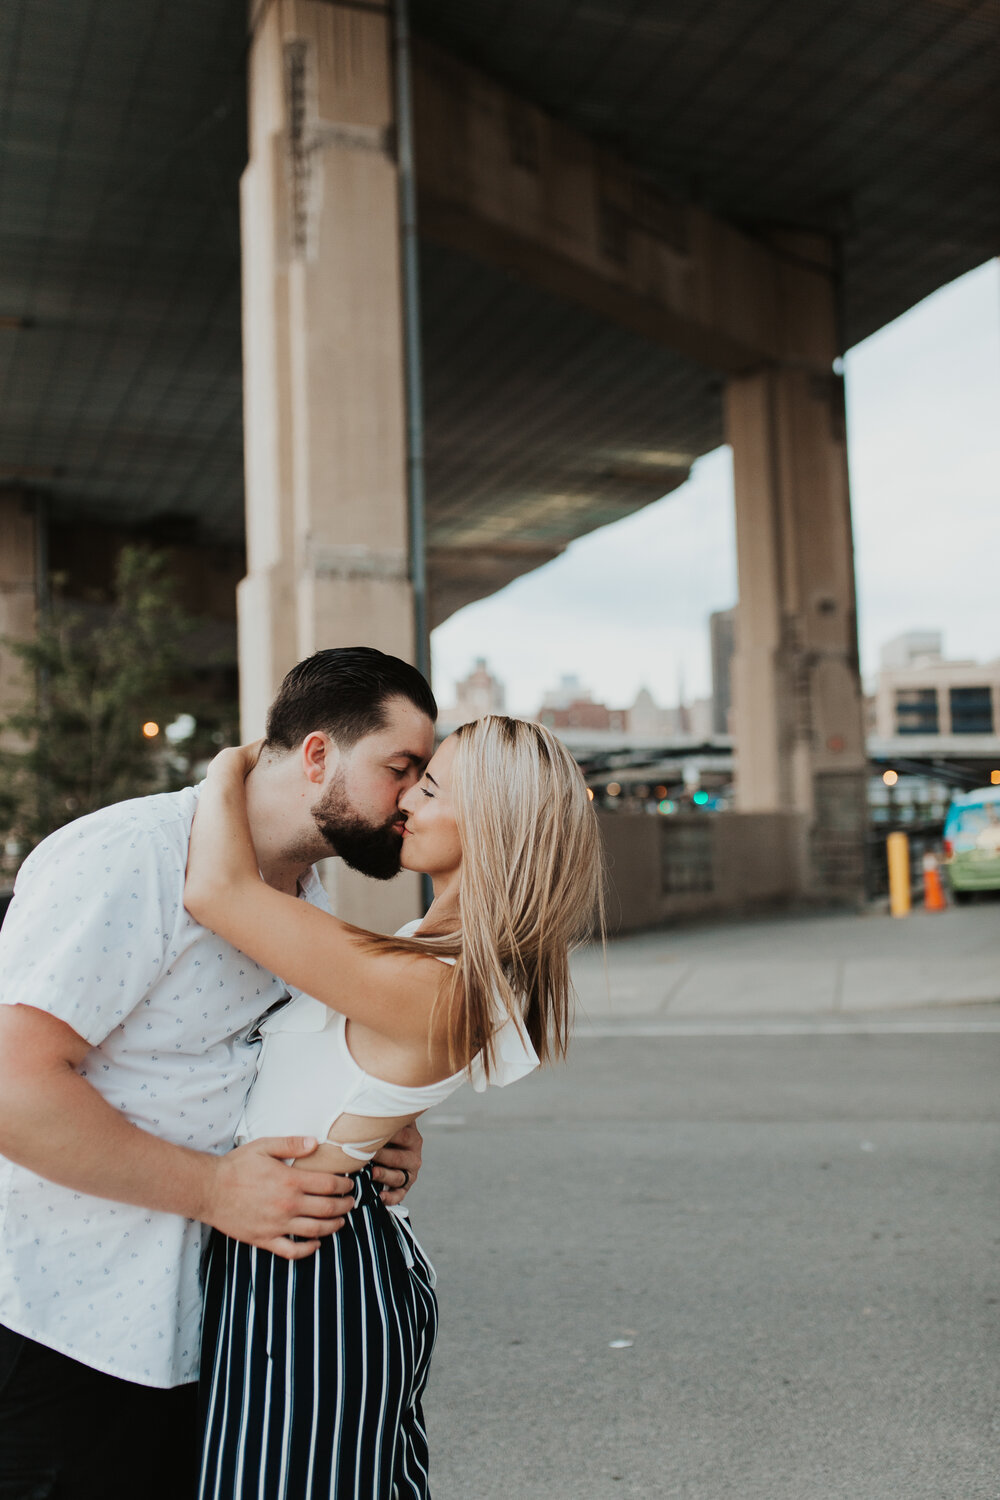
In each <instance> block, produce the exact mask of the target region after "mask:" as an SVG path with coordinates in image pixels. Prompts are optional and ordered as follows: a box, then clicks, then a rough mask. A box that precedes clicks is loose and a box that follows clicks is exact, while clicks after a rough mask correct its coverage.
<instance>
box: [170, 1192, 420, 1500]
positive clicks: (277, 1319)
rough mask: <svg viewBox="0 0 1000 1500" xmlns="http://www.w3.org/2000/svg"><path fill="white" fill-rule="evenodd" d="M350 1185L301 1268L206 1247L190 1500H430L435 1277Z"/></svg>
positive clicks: (260, 1254) (375, 1205)
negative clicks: (328, 1231)
mask: <svg viewBox="0 0 1000 1500" xmlns="http://www.w3.org/2000/svg"><path fill="white" fill-rule="evenodd" d="M355 1182H356V1184H357V1191H356V1205H357V1206H356V1207H355V1209H354V1211H353V1213H351V1214H350V1216H349V1217H348V1219H347V1222H346V1224H345V1225H344V1227H343V1228H342V1229H341V1230H340V1232H339V1233H338V1234H335V1235H332V1236H331V1237H329V1238H327V1239H324V1240H323V1241H322V1243H321V1245H320V1248H319V1250H318V1251H317V1252H316V1254H315V1255H313V1256H310V1257H308V1259H306V1260H300V1261H286V1260H282V1259H280V1258H279V1257H278V1256H275V1255H271V1254H270V1253H268V1252H267V1251H264V1250H256V1249H254V1248H253V1247H251V1246H249V1245H241V1244H238V1243H237V1242H236V1241H235V1240H230V1239H227V1238H226V1237H225V1236H223V1235H220V1234H213V1236H212V1242H211V1247H210V1250H209V1260H208V1267H207V1284H206V1290H205V1324H204V1332H203V1336H202V1368H201V1404H202V1418H203V1424H204V1447H203V1453H202V1467H201V1481H200V1486H199V1491H198V1494H199V1500H320V1497H322V1500H428V1497H429V1495H430V1490H429V1488H428V1478H427V1436H426V1432H425V1430H424V1423H423V1414H422V1411H421V1406H420V1399H421V1396H422V1393H423V1389H424V1386H425V1384H426V1381H427V1373H428V1369H429V1365H430V1357H431V1351H432V1350H433V1347H434V1339H435V1337H436V1334H437V1300H436V1298H435V1295H434V1290H433V1281H434V1272H433V1269H432V1268H431V1266H430V1265H429V1263H428V1261H427V1260H426V1257H425V1256H424V1255H423V1253H422V1251H421V1250H420V1247H419V1246H418V1245H417V1244H416V1242H415V1241H414V1240H413V1238H412V1236H411V1235H410V1233H409V1229H408V1226H405V1225H404V1224H402V1223H401V1222H400V1221H399V1219H397V1217H396V1216H395V1215H394V1214H390V1213H389V1211H388V1210H387V1209H386V1208H385V1206H384V1205H383V1204H382V1202H381V1201H380V1199H379V1197H378V1191H377V1188H376V1186H375V1184H374V1183H373V1182H372V1179H371V1175H370V1173H369V1172H368V1171H367V1170H365V1171H362V1172H358V1173H357V1174H356V1176H355Z"/></svg>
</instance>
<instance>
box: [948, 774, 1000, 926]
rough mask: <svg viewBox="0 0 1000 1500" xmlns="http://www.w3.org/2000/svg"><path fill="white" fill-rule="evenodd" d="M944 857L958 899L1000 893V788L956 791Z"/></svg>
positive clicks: (952, 800) (952, 801)
mask: <svg viewBox="0 0 1000 1500" xmlns="http://www.w3.org/2000/svg"><path fill="white" fill-rule="evenodd" d="M944 858H945V864H946V865H947V867H948V880H949V883H950V885H951V892H952V895H953V896H954V898H955V900H956V901H957V902H958V903H959V904H961V902H963V901H968V899H969V897H970V896H971V895H972V893H973V891H996V890H1000V786H984V787H980V788H979V789H978V790H976V791H974V792H956V793H955V795H954V797H953V798H952V799H951V806H950V807H949V808H948V816H947V818H946V819H945V823H944Z"/></svg>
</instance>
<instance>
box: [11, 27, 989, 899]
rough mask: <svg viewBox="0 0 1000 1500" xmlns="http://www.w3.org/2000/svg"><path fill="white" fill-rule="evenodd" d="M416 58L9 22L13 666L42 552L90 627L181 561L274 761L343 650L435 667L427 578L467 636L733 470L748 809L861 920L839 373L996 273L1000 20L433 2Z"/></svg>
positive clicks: (359, 44) (349, 39)
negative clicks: (321, 675) (467, 608)
mask: <svg viewBox="0 0 1000 1500" xmlns="http://www.w3.org/2000/svg"><path fill="white" fill-rule="evenodd" d="M400 18H401V8H400V7H396V8H395V10H392V9H390V8H389V7H388V6H387V5H384V4H382V3H380V0H342V3H337V0H254V3H253V4H252V5H251V7H250V14H249V26H248V24H247V17H246V15H245V13H244V11H243V9H242V7H241V6H240V5H237V4H234V3H232V0H175V3H172V4H170V5H164V4H154V3H153V0H142V3H135V0H131V3H129V4H125V3H124V0H89V3H81V4H72V5H68V4H66V3H63V0H30V3H29V0H20V3H16V0H12V3H11V4H10V5H8V6H7V7H5V8H4V10H3V13H2V16H0V56H2V58H3V59H4V62H3V64H2V67H3V85H2V89H3V92H2V95H0V119H2V120H3V122H4V125H3V130H2V139H3V153H4V154H3V157H2V163H0V172H2V183H3V187H2V194H3V196H2V207H0V379H2V380H3V383H4V400H3V403H2V406H0V466H2V467H0V477H2V479H3V482H4V484H5V486H6V489H5V498H4V501H3V506H2V524H3V534H4V542H5V546H4V556H5V562H4V575H3V612H4V619H3V622H2V623H3V625H4V626H5V627H6V628H8V629H13V630H14V631H17V630H30V628H31V619H32V613H33V608H34V594H35V589H36V586H37V580H38V576H39V571H40V568H41V566H42V562H41V559H42V556H43V548H42V546H41V539H42V538H43V537H44V541H45V547H46V548H47V555H48V556H49V558H50V559H51V560H52V561H53V562H55V563H57V564H59V565H61V566H63V567H64V568H65V569H66V570H67V571H68V572H69V573H70V575H71V577H74V578H75V579H76V580H77V582H78V583H79V584H81V585H82V584H83V583H85V582H87V581H88V580H89V579H91V578H93V577H94V576H99V575H100V574H101V573H102V571H106V566H107V557H108V556H109V555H110V553H111V552H112V551H113V549H114V547H115V546H116V545H117V544H118V541H119V540H120V538H121V536H122V535H123V534H133V533H135V532H139V533H140V534H144V535H147V536H149V537H151V538H152V539H154V540H159V541H166V542H169V543H171V544H173V545H174V546H175V547H176V549H177V557H178V561H179V565H180V566H181V567H182V568H183V569H184V570H185V571H186V572H187V574H188V575H189V576H191V575H192V573H193V571H195V570H196V578H195V581H194V582H193V583H192V584H191V588H192V592H193V593H196V594H197V596H198V598H199V599H200V600H201V601H202V603H203V607H204V608H206V609H207V610H210V609H212V608H214V609H215V610H216V612H217V613H219V614H221V615H222V616H227V615H230V614H231V599H232V592H233V585H234V583H235V581H236V579H237V578H239V577H241V576H244V575H245V576H244V581H243V583H242V584H241V586H240V638H241V648H240V654H241V662H242V672H241V679H242V692H243V701H244V712H245V718H246V724H247V728H248V730H255V729H256V728H257V727H258V726H259V723H260V719H261V714H262V708H263V705H264V704H265V702H266V700H267V698H268V697H269V695H270V693H271V691H272V689H273V686H274V684H275V682H276V680H277V679H278V678H279V677H280V675H281V673H282V672H283V671H284V670H285V669H286V668H287V666H288V665H289V664H290V663H291V662H292V661H294V660H295V659H297V658H298V657H299V656H301V655H303V654H305V653H306V652H308V651H311V650H313V649H315V648H316V647H317V646H319V645H323V644H329V643H334V642H336V641H343V640H355V639H358V638H364V639H368V640H371V641H374V642H375V643H377V644H382V645H385V646H386V647H389V648H391V649H394V650H397V651H401V652H403V653H404V654H406V653H410V652H412V653H416V654H419V649H418V647H419V643H418V641H417V639H416V637H415V633H414V624H413V597H414V591H415V590H416V593H417V594H418V595H419V594H420V593H421V592H422V585H423V582H424V577H426V584H427V605H428V608H427V611H426V614H427V615H428V617H429V619H430V620H431V621H434V620H437V619H441V618H444V617H445V616H446V615H447V614H448V613H450V612H451V611H452V610H454V609H455V608H457V607H458V606H459V605H461V604H463V603H465V602H467V601H468V600H470V599H472V598H475V597H478V596H480V595H482V594H484V593H488V592H490V591H491V590H493V589H495V588H497V587H499V586H500V585H502V584H503V583H504V582H506V581H507V580H509V579H510V578H512V577H514V576H516V575H517V574H519V573H521V572H523V571H525V570H526V569H528V568H531V567H534V566H537V565H538V564H539V563H541V562H544V561H546V560H547V559H549V558H551V557H553V556H555V555H556V554H557V553H558V552H559V551H560V550H561V549H562V548H563V547H565V545H566V544H567V543H568V542H569V541H570V540H571V539H572V538H573V537H575V536H577V535H580V534H581V533H583V532H585V531H587V530H590V529H592V528H594V527H596V526H599V525H603V524H605V523H607V522H608V521H611V520H613V519H615V518H617V517H618V516H621V515H624V514H627V513H629V512H630V511H632V510H634V509H635V508H637V507H638V506H640V505H643V504H646V503H648V502H649V501H651V500H653V499H655V498H657V497H659V496H660V495H662V494H664V493H665V492H667V491H669V490H670V489H671V488H674V487H676V486H677V485H678V484H680V483H682V482H683V480H684V478H685V476H686V474H687V472H688V469H689V466H690V464H691V462H692V461H693V459H694V458H695V457H697V456H698V455H699V454H701V453H704V452H706V451H708V450H709V449H711V448H713V447H715V446H717V445H718V443H719V442H721V441H722V440H723V439H724V438H726V439H728V440H729V441H730V442H731V444H732V446H733V451H734V466H735V478H736V495H737V529H738V553H739V571H740V644H739V653H738V657H737V661H736V667H735V690H736V698H737V713H738V717H739V736H740V758H739V763H740V782H739V799H740V804H741V806H742V807H743V808H745V809H746V810H748V811H767V810H769V809H773V808H777V807H793V808H795V809H797V810H798V812H799V814H800V815H801V817H802V819H803V822H804V827H805V829H806V832H807V839H808V849H809V856H808V861H807V864H808V870H809V875H808V884H809V886H810V888H811V889H812V890H814V891H815V892H816V893H825V894H837V893H838V892H840V893H843V894H849V893H851V892H852V891H853V890H855V889H856V888H857V886H858V884H859V881H860V829H861V826H862V822H863V818H864V796H863V786H864V774H865V773H864V764H865V760H864V746H863V737H862V731H861V714H860V696H859V684H858V673H857V655H856V627H855V615H854V586H853V564H852V545H851V530H850V510H849V493H848V481H847V465H846V443H845V434H844V427H843V406H842V393H841V389H840V377H839V374H838V373H837V365H836V361H837V359H838V357H839V356H840V355H841V354H842V353H843V351H844V350H845V348H847V347H848V346H849V345H850V344H852V343H854V342H856V341H857V340H858V339H860V338H863V337H864V336H865V335H867V334H868V333H870V332H872V331H873V330H874V329H875V328H877V327H879V326H880V325H881V324H882V323H884V322H885V321H887V320H888V319H890V318H892V317H894V316H896V315H897V314H898V313H900V312H902V311H903V310H904V309H905V308H906V307H908V306H910V305H912V304H913V303H914V302H916V301H917V300H919V299H920V298H921V297H923V296H924V295H926V294H927V293H928V292H930V291H932V290H933V289H934V288H935V287H937V286H939V285H941V284H943V283H944V282H946V281H948V280H950V279H951V278H952V277H954V276H956V275H958V274H960V273H961V272H963V271H965V270H967V269H970V268H971V267H972V266H974V265H976V264H979V263H980V262H981V261H983V260H984V259H986V258H987V257H988V256H990V255H991V254H994V253H995V252H996V250H997V248H998V241H1000V233H998V230H1000V204H998V200H997V195H996V191H995V187H996V175H995V173H996V159H997V130H996V120H995V115H994V112H993V110H994V106H993V102H992V101H993V99H994V98H995V90H996V84H997V82H998V80H997V71H998V65H997V57H998V56H1000V52H998V49H997V46H996V43H997V41H998V36H997V31H998V20H997V12H996V9H995V7H994V6H993V5H991V4H989V3H982V4H977V3H975V0H908V3H907V4H906V5H903V6H900V5H898V4H894V3H891V0H876V3H874V4H871V5H867V6H865V7H858V8H855V9H854V10H847V9H845V8H844V7H843V6H842V5H840V4H838V3H836V0H806V3H803V0H707V3H705V4H703V5H699V6H696V7H692V6H681V5H680V4H670V5H664V6H659V7H652V6H649V5H646V6H643V5H633V6H630V7H624V6H616V5H612V4H606V3H593V0H507V3H505V4H499V3H496V0H494V3H486V0H482V3H472V0H463V3H457V0H455V3H449V0H433V3H431V0H422V3H415V4H414V6H413V14H412V21H413V27H414V30H415V38H414V44H413V48H412V56H411V57H410V59H409V66H407V65H406V64H407V58H406V56H405V55H404V54H403V53H402V52H401V50H400V48H399V45H398V44H399V41H400V35H401V33H400V27H399V22H400ZM247 79H249V91H248V92H247V89H246V81H247ZM408 89H409V90H410V91H411V92H412V110H410V109H407V108H406V107H405V105H406V98H407V90H408ZM248 100H249V103H248ZM411 122H412V126H413V131H412V137H411V136H410V132H409V125H410V124H411ZM247 140H248V141H249V154H248V153H247V148H246V145H245V142H246V141H247ZM411 143H412V148H413V151H412V154H413V174H412V182H411V177H410V174H409V173H408V170H407V167H408V162H409V148H410V145H411ZM241 179H242V194H241V203H242V209H241V216H240V214H238V210H237V186H238V183H239V182H240V180H241ZM411 185H412V187H413V189H414V192H415V197H416V223H417V225H418V227H419V234H420V241H419V249H420V256H419V265H420V270H419V285H416V284H415V283H414V282H412V281H410V282H408V281H407V279H406V277H405V276H401V264H402V265H403V266H404V267H405V265H406V264H407V260H406V255H405V253H404V254H402V255H401V250H400V246H401V244H402V246H403V250H404V252H405V251H406V250H407V249H408V248H412V244H413V242H412V238H411V237H409V235H408V230H409V229H410V228H412V223H411V215H410V208H411V200H410V197H409V195H408V189H409V187H410V186H411ZM241 275H242V286H243V299H242V307H243V314H242V350H243V359H242V365H241V328H240V323H241V314H240V296H239V291H240V281H241ZM417 305H419V317H416V318H411V321H410V322H409V324H408V323H407V319H406V314H407V311H408V310H409V311H410V312H411V313H412V312H413V310H414V309H415V308H416V307H417ZM418 340H419V342H420V343H421V344H422V358H420V359H417V358H416V357H415V356H416V354H417V342H418ZM408 356H409V365H408V363H407V359H408ZM418 372H419V373H420V374H422V378H423V401H422V403H421V402H420V401H419V400H418V399H417V397H418V394H419V393H418V392H417V390H416V375H417V373H418ZM421 404H422V407H423V415H424V422H423V424H422V426H421V424H420V423H419V421H418V420H417V419H418V417H419V408H420V406H421ZM244 447H245V452H244ZM244 474H245V482H244ZM421 485H422V486H423V488H424V489H425V491H426V511H425V515H426V521H425V524H417V525H416V526H414V524H413V513H412V508H411V506H410V504H409V502H410V501H411V500H412V498H413V496H414V494H415V493H416V492H418V491H419V490H420V488H421ZM415 547H416V555H415V553H414V548H415ZM244 548H245V554H244ZM423 550H425V551H426V567H425V566H424V563H423V559H422V557H421V555H420V554H421V552H422V551H423ZM417 633H418V634H419V633H420V632H419V630H418V632H417ZM2 690H3V681H2V680H0V691H2Z"/></svg>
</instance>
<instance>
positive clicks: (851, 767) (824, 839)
mask: <svg viewBox="0 0 1000 1500" xmlns="http://www.w3.org/2000/svg"><path fill="white" fill-rule="evenodd" d="M830 264H831V258H830V257H829V252H828V247H827V245H826V244H825V242H824V241H822V240H819V239H818V238H817V237H814V236H808V237H807V236H795V237H794V238H791V237H786V238H785V239H784V240H783V241H782V242H781V243H780V244H778V245H776V259H775V279H776V287H775V307H776V315H777V317H778V319H779V321H780V324H781V326H782V329H783V332H784V334H785V336H786V346H787V348H788V349H789V350H790V351H796V355H795V356H790V357H789V358H788V359H787V360H785V361H779V362H775V363H772V364H768V365H767V366H765V367H763V368H761V369H759V370H757V371H755V372H753V373H750V374H747V375H741V376H736V377H734V378H733V379H731V380H730V382H729V384H728V388H727V394H726V424H727V436H728V439H729V442H730V443H731V445H732V449H733V471H734V485H735V493H736V535H737V558H738V569H739V594H740V600H739V610H738V615H737V628H736V654H735V658H734V662H733V694H734V720H735V733H736V747H737V752H736V767H737V770H736V800H737V806H738V807H740V808H742V809H745V810H748V811H749V810H756V811H765V810H775V809H795V810H797V811H799V812H800V813H801V814H802V815H803V834H804V837H803V845H802V887H803V892H804V893H805V894H807V895H810V896H813V897H816V898H828V899H840V900H852V899H856V898H860V897H861V896H862V894H863V890H864V835H865V827H866V820H867V808H866V758H865V743H864V719H863V710H862V695H861V681H860V673H859V667H858V648H857V618H856V607H855V591H854V549H853V542H852V536H851V511H850V491H849V485H848V471H847V442H846V431H845V422H844V403H843V388H842V382H841V380H840V378H839V377H838V376H836V375H835V374H834V373H833V371H832V365H833V360H834V358H835V356H836V354H837V352H838V350H837V340H836V333H835V329H836V323H835V316H834V288H833V278H832V274H831V273H830V269H829V267H830ZM801 351H806V352H807V356H808V357H802V353H801Z"/></svg>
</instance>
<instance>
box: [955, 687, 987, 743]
mask: <svg viewBox="0 0 1000 1500" xmlns="http://www.w3.org/2000/svg"><path fill="white" fill-rule="evenodd" d="M950 697H951V732H952V734H992V733H993V700H992V696H991V694H990V690H989V688H988V687H959V688H952V689H951V693H950Z"/></svg>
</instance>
